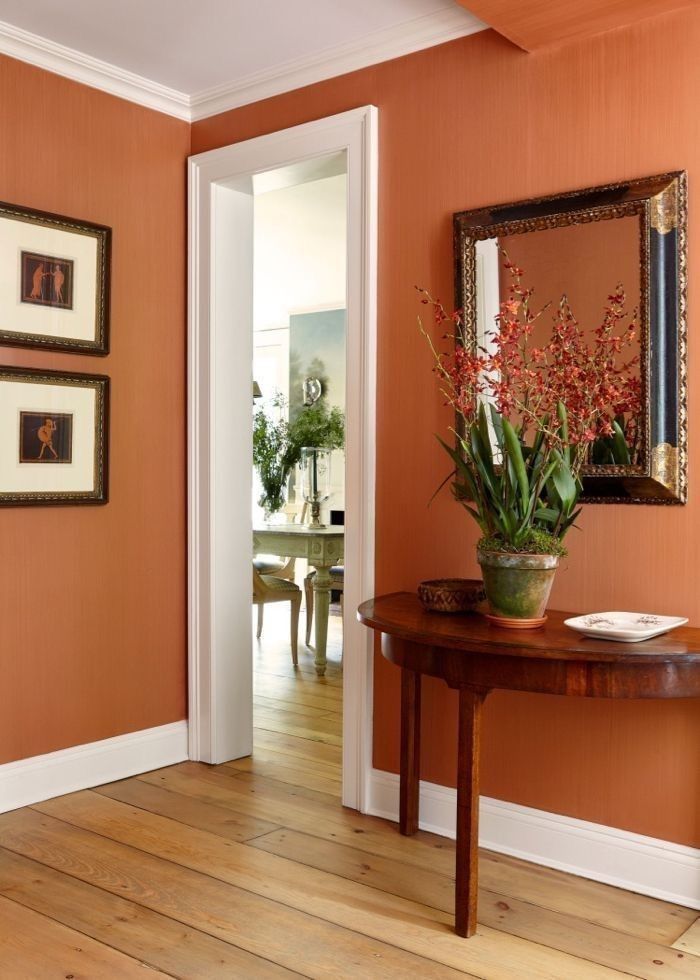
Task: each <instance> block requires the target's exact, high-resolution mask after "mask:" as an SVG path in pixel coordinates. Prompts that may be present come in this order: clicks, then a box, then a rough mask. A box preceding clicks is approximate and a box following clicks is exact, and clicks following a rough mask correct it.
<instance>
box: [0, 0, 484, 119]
mask: <svg viewBox="0 0 700 980" xmlns="http://www.w3.org/2000/svg"><path fill="white" fill-rule="evenodd" d="M0 21H2V22H3V23H0V52H4V53H6V54H10V55H12V56H14V57H20V58H23V60H27V61H32V62H33V63H36V64H41V65H42V67H48V68H49V69H50V70H54V71H58V72H59V73H61V74H66V75H71V77H77V76H79V74H80V71H82V73H83V76H85V74H86V73H88V74H89V73H93V74H94V75H95V78H93V79H92V80H91V79H90V78H88V77H78V80H80V81H87V83H88V84H98V87H102V88H107V89H108V90H110V89H109V86H108V85H105V84H103V85H99V83H98V82H97V80H96V79H97V76H99V75H100V73H102V74H103V75H105V74H106V75H108V76H111V78H112V79H113V80H114V79H119V80H120V81H121V83H122V85H123V86H125V87H128V86H129V85H135V86H136V87H138V86H139V83H141V87H142V88H143V89H145V90H148V91H150V92H151V94H152V96H153V97H156V96H160V97H161V98H162V99H165V100H167V99H168V98H170V99H171V100H172V101H173V102H174V103H176V104H179V105H180V107H181V108H180V109H179V110H176V108H175V107H174V106H173V107H171V109H172V111H173V113H174V114H176V115H181V116H183V117H187V115H188V112H189V114H190V115H191V116H194V117H195V118H198V117H201V116H202V115H208V114H210V113H209V109H212V110H213V111H221V106H220V105H219V102H220V101H221V99H224V101H225V102H227V104H226V106H225V107H228V104H230V103H231V102H232V99H231V95H230V94H231V93H237V94H236V97H235V98H234V99H233V104H237V105H241V104H244V103H245V102H250V101H254V100H255V99H257V98H261V97H265V94H263V95H261V94H260V92H261V91H263V92H264V93H267V94H275V93H276V92H278V91H284V90H285V89H291V88H295V87H298V85H299V84H308V81H309V80H310V81H316V80H318V78H319V77H320V78H322V77H330V76H332V75H334V74H340V73H342V72H344V71H348V70H353V69H354V68H355V67H363V65H365V64H370V63H372V62H377V61H383V60H386V59H387V58H390V57H397V56H399V55H401V54H406V53H409V52H410V51H411V50H418V49H419V48H421V47H429V46H430V45H432V44H436V43H441V42H442V41H443V40H449V39H450V37H458V36H460V35H463V34H468V33H472V32H473V31H474V30H477V29H480V28H481V26H482V25H481V24H480V23H479V22H478V21H476V20H475V18H473V17H472V16H471V14H469V13H468V12H467V11H466V10H464V9H463V8H461V7H459V6H458V5H457V4H456V3H455V0H62V2H61V3H57V2H56V0H31V2H27V0H0ZM42 59H43V60H42ZM47 62H48V63H47ZM66 63H72V65H73V70H68V68H67V67H66ZM334 66H335V67H334ZM273 80H276V83H275V84H272V86H271V81H273ZM144 83H145V84H144ZM261 83H262V84H263V88H262V89H261V88H260V86H261ZM270 88H272V89H273V91H269V92H268V90H269V89H270ZM116 94H122V95H124V96H125V97H126V98H129V97H131V96H130V95H129V93H128V92H126V91H123V92H117V93H116ZM251 94H252V97H249V95H251ZM227 96H228V99H227ZM212 100H214V101H212ZM136 101H143V100H140V99H136ZM155 107H156V108H164V109H165V111H169V110H168V108H167V107H166V106H155Z"/></svg>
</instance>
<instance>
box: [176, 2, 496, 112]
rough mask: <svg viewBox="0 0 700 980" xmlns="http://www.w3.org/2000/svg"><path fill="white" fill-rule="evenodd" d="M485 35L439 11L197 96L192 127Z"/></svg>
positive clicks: (462, 17)
mask: <svg viewBox="0 0 700 980" xmlns="http://www.w3.org/2000/svg"><path fill="white" fill-rule="evenodd" d="M485 29H486V24H483V23H482V22H481V21H480V20H477V18H476V17H474V16H473V15H472V14H470V13H469V12H468V11H466V10H464V8H461V7H457V6H455V7H454V8H447V9H445V10H439V11H436V12H435V13H433V14H426V15H424V16H422V17H416V18H413V19H412V20H409V21H406V22H405V23H403V24H396V25H394V26H392V27H387V28H383V29H382V30H379V31H373V32H372V33H371V34H367V35H365V36H364V37H361V38H358V39H357V40H355V41H348V42H346V43H344V44H339V45H335V46H334V47H332V48H326V50H325V51H321V52H319V53H317V54H314V55H311V56H309V57H306V58H298V59H295V60H293V61H286V62H284V63H282V64H280V65H276V66H275V67H274V68H270V69H267V70H265V71H261V72H255V73H254V74H250V75H247V76H245V77H244V78H240V79H238V80H237V81H234V82H231V83H230V84H228V85H219V86H216V87H214V88H210V89H207V90H206V91H202V92H196V93H195V94H194V95H193V96H192V97H191V99H190V105H191V111H192V114H191V118H192V120H193V122H194V121H196V120H198V119H204V118H206V117H207V116H214V115H216V114H217V113H219V112H226V111H227V110H229V109H236V108H238V107H239V106H243V105H249V104H250V103H252V102H260V101H262V100H263V99H269V98H271V97H272V96H274V95H280V94H281V93H283V92H291V91H293V90H294V89H298V88H303V87H304V86H305V85H313V84H314V83H315V82H321V81H323V80H324V79H327V78H335V77H336V76H338V75H346V74H347V73H348V72H352V71H358V70H359V69H360V68H367V67H368V66H369V65H377V64H380V63H381V62H382V61H390V60H391V59H392V58H401V57H403V56H404V55H407V54H413V52H414V51H421V50H423V49H424V48H431V47H434V46H435V45H437V44H445V43H446V42H447V41H454V40H456V39H457V38H458V37H466V36H467V35H468V34H476V33H477V32H478V31H483V30H485Z"/></svg>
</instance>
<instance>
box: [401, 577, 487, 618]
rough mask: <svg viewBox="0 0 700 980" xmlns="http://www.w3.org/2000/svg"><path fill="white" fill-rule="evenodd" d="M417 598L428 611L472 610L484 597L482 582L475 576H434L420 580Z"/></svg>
mask: <svg viewBox="0 0 700 980" xmlns="http://www.w3.org/2000/svg"><path fill="white" fill-rule="evenodd" d="M418 598H419V599H420V601H421V602H422V603H423V605H424V606H425V608H426V609H428V610H430V612H441V613H465V612H473V611H474V610H475V609H476V607H477V606H478V605H479V603H480V602H483V600H484V599H485V598H486V593H485V592H484V583H483V582H482V581H481V579H476V578H436V579H433V580H432V581H429V582H421V584H420V585H419V586H418Z"/></svg>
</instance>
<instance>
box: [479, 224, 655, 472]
mask: <svg viewBox="0 0 700 980" xmlns="http://www.w3.org/2000/svg"><path fill="white" fill-rule="evenodd" d="M643 243H644V238H643V226H642V216H640V215H638V214H633V215H626V216H622V217H618V218H615V219H610V220H599V221H595V220H594V221H587V222H583V223H573V224H568V225H564V226H562V227H551V228H544V229H537V230H535V231H527V232H525V233H519V234H502V235H499V237H497V238H485V239H482V240H478V241H476V242H475V246H476V268H475V279H476V283H475V284H476V323H475V327H476V341H477V344H478V345H479V346H480V347H482V348H485V349H486V350H488V351H492V350H493V340H494V332H495V331H496V330H497V329H498V324H499V312H501V311H502V309H503V304H504V303H505V302H507V301H508V299H509V297H510V295H511V293H510V292H509V288H510V287H511V286H512V283H513V270H512V269H510V268H509V267H508V266H509V264H510V265H511V266H514V267H516V270H520V271H521V272H522V275H521V279H520V282H521V285H522V287H523V288H525V289H527V290H531V291H532V295H531V299H530V308H531V309H532V311H533V312H535V313H539V316H538V317H537V319H536V320H534V322H533V325H532V334H531V336H530V337H529V340H528V344H529V346H530V347H532V348H535V349H542V348H544V347H546V345H547V343H548V342H549V340H550V338H551V336H552V330H553V327H554V325H555V321H556V319H557V316H558V315H559V310H560V304H561V303H562V302H564V303H566V304H568V308H569V310H570V312H571V314H572V315H573V317H574V318H575V320H576V324H577V328H578V330H579V331H581V339H582V341H583V343H584V344H585V345H586V346H588V347H589V348H590V350H591V354H592V355H593V354H594V352H595V356H598V357H600V356H601V353H600V352H601V348H600V345H597V344H596V331H600V329H601V325H602V324H603V320H604V316H605V308H606V307H607V306H609V302H610V297H611V296H614V295H618V296H619V295H620V293H621V292H622V293H624V297H625V299H624V311H625V314H626V316H625V318H624V319H622V320H620V322H619V324H618V326H617V328H616V330H615V334H616V335H623V334H624V336H625V340H624V343H623V344H622V345H621V347H620V350H619V351H618V352H617V353H616V355H615V371H619V372H620V373H619V386H617V387H619V400H618V401H617V403H616V404H610V405H609V406H608V417H609V421H610V431H609V433H608V434H605V435H598V436H597V437H596V438H595V439H594V440H592V441H591V443H590V446H589V447H588V457H587V458H588V464H587V466H586V470H587V471H589V472H590V473H591V474H593V473H595V472H601V470H600V467H609V466H625V467H627V469H628V470H629V468H630V467H632V468H633V469H635V470H636V469H638V468H641V467H643V466H644V465H645V453H646V436H647V433H646V431H645V429H646V425H645V413H644V411H643V410H642V406H643V399H644V393H645V390H646V381H645V377H644V364H645V350H644V336H645V331H644V322H645V320H644V317H643V316H642V315H641V312H642V311H643V310H644V304H645V301H646V298H645V296H644V283H643V280H642V268H643V265H644V263H643V259H644V254H643ZM540 311H542V312H540ZM631 324H634V325H635V326H634V327H633V328H630V325H631ZM492 380H493V379H492Z"/></svg>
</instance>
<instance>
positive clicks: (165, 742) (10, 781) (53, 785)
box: [0, 721, 188, 813]
mask: <svg viewBox="0 0 700 980" xmlns="http://www.w3.org/2000/svg"><path fill="white" fill-rule="evenodd" d="M187 758H188V754H187V722H186V721H176V722H173V723H172V724H170V725H160V726H158V727H157V728H146V729H144V730H143V731H140V732H129V733H128V734H126V735H116V736H115V737H114V738H105V739H103V740H102V741H100V742H89V743H88V744H87V745H76V746H73V747H72V748H70V749H61V750H60V751H58V752H49V753H48V754H47V755H35V756H32V757H31V758H30V759H20V760H19V761H18V762H7V763H5V764H4V765H0V813H4V812H6V811H7V810H16V809H17V808H18V807H21V806H29V805H30V804H32V803H39V802H41V800H48V799H51V797H53V796H62V795H63V794H64V793H74V792H76V791H77V790H79V789H89V788H90V787H91V786H101V785H102V784H103V783H111V782H114V780H116V779H126V778H127V777H128V776H135V775H137V773H140V772H148V771H149V770H150V769H160V768H161V767H162V766H171V765H174V764H175V763H176V762H183V761H184V760H185V759H187Z"/></svg>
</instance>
